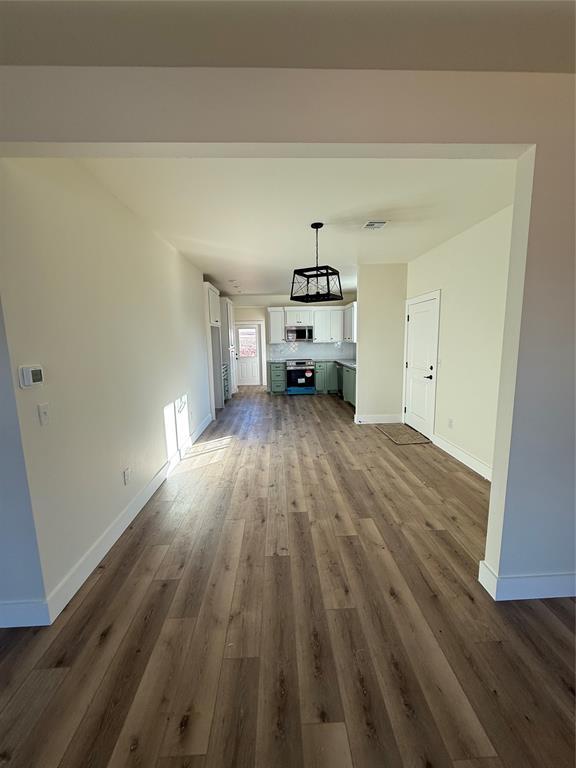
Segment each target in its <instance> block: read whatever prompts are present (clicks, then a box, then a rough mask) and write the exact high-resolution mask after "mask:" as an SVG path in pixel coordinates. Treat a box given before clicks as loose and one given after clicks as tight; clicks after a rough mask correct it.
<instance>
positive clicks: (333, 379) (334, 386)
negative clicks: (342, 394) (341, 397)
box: [314, 361, 338, 395]
mask: <svg viewBox="0 0 576 768" xmlns="http://www.w3.org/2000/svg"><path fill="white" fill-rule="evenodd" d="M314 378H315V383H316V392H318V394H320V395H326V394H330V393H333V392H338V376H337V373H336V363H333V362H332V361H328V362H325V363H316V366H315V372H314Z"/></svg>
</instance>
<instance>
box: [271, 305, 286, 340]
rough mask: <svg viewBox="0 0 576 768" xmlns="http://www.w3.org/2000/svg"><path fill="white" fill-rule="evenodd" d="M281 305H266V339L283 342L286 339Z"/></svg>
mask: <svg viewBox="0 0 576 768" xmlns="http://www.w3.org/2000/svg"><path fill="white" fill-rule="evenodd" d="M285 325H286V323H285V322H284V309H283V307H268V341H269V342H270V344H283V343H284V341H286V335H285V328H284V326H285Z"/></svg>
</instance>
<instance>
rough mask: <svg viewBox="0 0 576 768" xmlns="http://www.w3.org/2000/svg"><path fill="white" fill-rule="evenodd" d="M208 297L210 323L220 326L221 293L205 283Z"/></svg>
mask: <svg viewBox="0 0 576 768" xmlns="http://www.w3.org/2000/svg"><path fill="white" fill-rule="evenodd" d="M205 285H206V293H207V296H208V322H209V323H210V325H218V326H219V325H220V324H221V323H220V291H218V290H217V289H216V288H214V286H213V285H210V284H209V283H205Z"/></svg>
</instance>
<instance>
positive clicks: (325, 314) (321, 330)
mask: <svg viewBox="0 0 576 768" xmlns="http://www.w3.org/2000/svg"><path fill="white" fill-rule="evenodd" d="M312 319H313V323H314V336H313V338H314V341H316V342H318V343H326V342H329V341H330V310H326V309H315V310H314V316H313V318H312Z"/></svg>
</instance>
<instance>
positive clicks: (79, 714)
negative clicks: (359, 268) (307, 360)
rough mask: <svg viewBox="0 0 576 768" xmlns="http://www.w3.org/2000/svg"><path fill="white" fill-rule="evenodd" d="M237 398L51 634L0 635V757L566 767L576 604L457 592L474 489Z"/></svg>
mask: <svg viewBox="0 0 576 768" xmlns="http://www.w3.org/2000/svg"><path fill="white" fill-rule="evenodd" d="M352 416H353V413H352V410H351V409H350V407H349V406H348V405H346V404H345V403H343V402H341V401H340V400H338V399H337V398H336V397H331V396H317V397H310V396H300V397H282V396H280V397H271V396H269V395H267V394H266V393H265V392H264V391H262V390H261V389H259V388H246V389H245V390H243V391H242V392H241V393H240V394H239V395H237V396H235V397H234V399H233V402H232V403H231V404H230V405H229V406H228V407H227V408H226V409H225V410H224V411H223V412H222V413H221V414H220V416H219V418H218V420H217V421H216V422H215V423H214V424H212V425H211V427H210V428H209V429H208V430H207V431H206V432H205V433H204V434H203V435H202V437H201V438H200V440H199V442H198V443H197V444H196V445H195V446H194V447H193V448H192V450H191V451H190V454H189V458H187V459H186V460H184V461H183V462H182V463H181V464H180V465H179V466H178V467H177V470H176V471H175V472H174V473H173V474H172V475H171V476H170V478H169V479H168V480H167V481H166V482H165V483H164V485H163V486H162V487H161V488H160V489H159V490H158V492H157V493H156V495H155V496H154V497H153V498H152V500H151V501H150V502H149V503H148V504H147V505H146V507H145V509H144V510H143V511H142V512H141V513H140V515H139V516H138V517H137V518H136V520H135V521H134V523H133V524H132V525H131V526H130V527H129V528H128V530H127V531H126V532H125V533H124V535H123V536H122V537H121V538H120V540H119V541H118V542H117V544H116V545H115V546H114V548H113V549H112V550H111V551H110V552H109V554H108V555H107V556H106V558H105V559H104V560H103V562H102V563H101V565H100V566H99V567H98V568H97V569H96V571H95V572H94V573H93V574H92V576H91V577H90V578H89V579H88V581H87V582H86V584H85V585H84V586H83V588H82V589H81V591H80V592H79V593H78V594H77V595H76V596H75V597H74V599H73V600H72V602H71V603H70V604H69V606H68V607H67V608H66V610H65V611H64V612H63V613H62V615H61V616H60V617H59V618H58V620H57V621H56V622H55V623H54V625H53V626H51V627H46V628H41V629H16V630H0V766H2V767H3V766H9V768H106V767H108V768H129V767H134V768H135V767H136V766H138V767H139V768H250V767H252V766H257V767H258V768H301V766H305V768H352V767H354V768H400V767H403V768H420V767H421V768H572V766H573V765H574V762H573V761H574V666H573V662H574V611H575V602H574V601H573V600H570V599H563V600H549V601H547V600H534V601H527V602H519V603H507V604H502V603H500V604H497V603H494V602H493V601H492V600H491V599H490V597H489V596H488V595H487V594H486V592H485V591H484V590H483V589H482V587H481V586H480V585H479V584H478V582H477V571H478V561H479V560H480V559H481V558H482V556H483V552H484V537H485V529H486V518H487V508H488V494H489V485H488V483H487V482H485V481H484V480H482V479H481V478H479V477H478V476H477V475H475V474H474V473H472V472H470V471H469V470H468V469H466V468H465V467H464V466H462V465H461V464H459V463H458V462H457V461H455V460H453V459H452V458H450V457H449V456H448V455H446V454H445V453H443V452H442V451H440V450H438V449H437V448H436V447H434V446H433V445H408V446H398V445H395V444H394V443H392V442H391V441H390V440H389V439H387V438H386V436H385V435H383V434H382V433H381V432H380V431H379V430H377V429H376V428H375V427H372V426H356V425H355V424H354V423H353V421H352Z"/></svg>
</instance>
